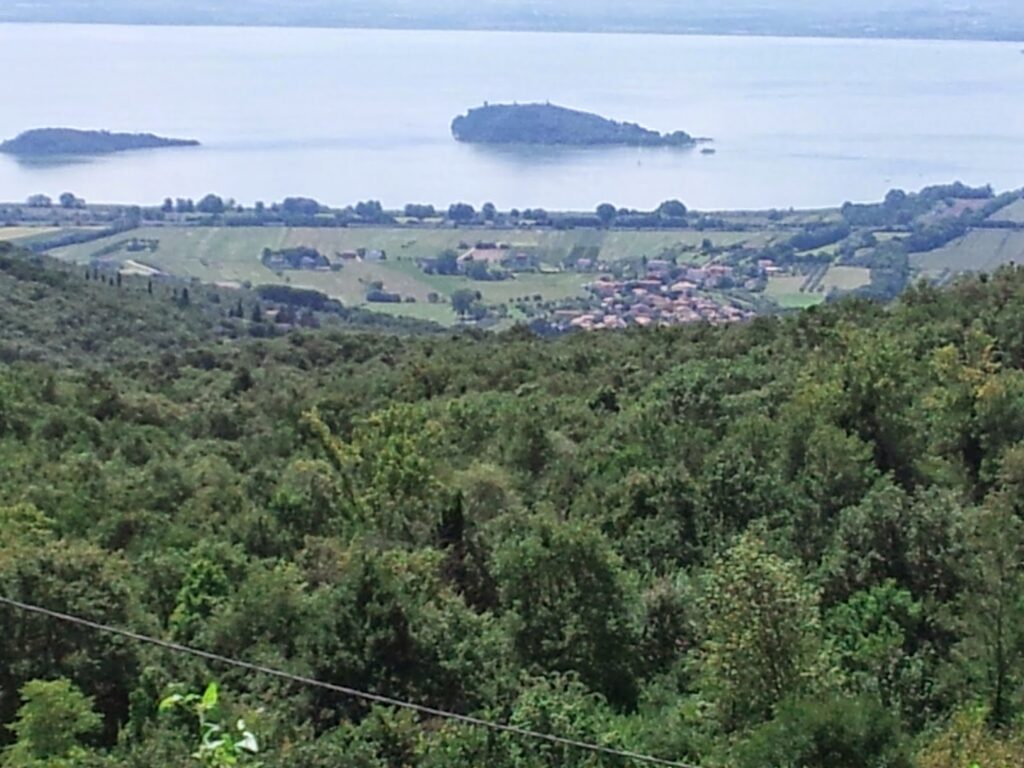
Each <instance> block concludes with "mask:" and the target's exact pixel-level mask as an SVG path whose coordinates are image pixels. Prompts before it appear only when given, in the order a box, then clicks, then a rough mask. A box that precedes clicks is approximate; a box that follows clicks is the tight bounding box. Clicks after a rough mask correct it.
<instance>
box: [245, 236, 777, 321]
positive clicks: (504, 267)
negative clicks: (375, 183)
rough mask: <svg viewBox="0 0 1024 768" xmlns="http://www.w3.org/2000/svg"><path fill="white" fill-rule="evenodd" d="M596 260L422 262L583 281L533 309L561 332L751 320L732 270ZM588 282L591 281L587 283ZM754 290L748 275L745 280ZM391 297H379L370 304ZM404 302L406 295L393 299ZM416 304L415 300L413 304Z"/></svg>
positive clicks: (306, 265)
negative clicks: (738, 298)
mask: <svg viewBox="0 0 1024 768" xmlns="http://www.w3.org/2000/svg"><path fill="white" fill-rule="evenodd" d="M596 250H597V249H591V253H592V255H591V256H580V257H578V258H573V257H571V256H570V257H569V258H568V259H567V260H566V263H564V264H563V265H562V266H560V267H558V266H553V265H551V264H547V263H544V262H543V261H541V260H540V259H539V258H538V257H537V255H536V254H535V253H532V252H530V251H529V250H523V249H518V248H515V247H513V246H510V245H507V244H504V243H485V242H481V243H477V244H475V245H470V244H467V243H460V248H459V251H460V253H458V255H456V254H455V253H453V252H450V251H449V252H447V254H444V255H439V256H437V257H432V258H423V259H420V260H418V262H417V263H418V266H419V267H420V268H421V269H422V270H423V271H424V272H426V273H430V274H446V275H453V276H454V275H458V276H463V277H468V278H470V279H473V280H515V279H516V275H517V274H523V273H534V274H561V273H564V272H565V271H572V272H575V273H577V274H580V276H581V285H582V286H583V287H584V288H585V289H586V295H585V296H584V297H579V298H575V299H570V300H568V301H566V302H563V303H561V305H555V306H554V307H551V306H550V305H548V306H546V307H545V309H544V310H543V313H542V314H538V313H537V312H536V310H535V309H534V310H531V314H532V315H533V316H535V317H542V318H543V319H545V320H547V321H548V322H549V323H550V325H551V326H553V327H554V328H556V329H560V330H572V329H580V330H587V331H589V330H600V329H621V328H626V327H629V326H650V325H680V324H683V323H696V322H708V323H713V324H723V323H732V322H737V321H740V320H744V319H747V318H749V317H752V316H753V314H754V313H753V312H752V311H751V310H750V309H746V308H742V307H740V306H737V305H736V304H734V303H732V302H731V301H730V300H729V299H728V298H727V297H726V296H725V295H724V294H723V290H724V289H726V288H728V287H731V286H732V285H734V283H735V282H736V281H737V280H738V279H740V278H739V277H738V276H737V274H736V270H735V269H734V267H732V266H730V265H727V264H721V263H709V264H704V265H694V264H679V263H677V262H676V261H675V260H669V259H664V258H659V259H646V258H643V259H640V260H626V261H616V262H604V261H600V260H598V259H597V258H594V254H593V252H595V251H596ZM387 258H388V257H387V254H386V253H385V252H383V251H370V250H362V249H361V250H359V251H346V252H340V253H335V254H334V256H333V258H332V257H328V256H324V255H321V254H320V253H319V252H317V251H316V250H314V249H312V248H309V247H297V248H290V249H285V250H283V251H270V250H269V249H266V250H265V251H264V253H263V263H264V265H265V266H267V267H268V268H271V269H275V270H288V269H297V270H318V271H320V270H331V271H338V270H341V269H343V266H344V264H345V263H346V262H354V261H386V260H387ZM776 270H777V268H776V267H775V266H774V264H772V262H770V261H767V260H762V261H759V262H758V274H759V275H762V276H763V275H766V274H770V273H772V272H773V271H776ZM588 278H589V279H588ZM743 279H745V281H746V283H747V286H746V287H748V288H750V279H749V275H746V276H744V278H743ZM381 295H390V294H387V292H386V291H379V290H378V291H373V292H371V293H370V294H368V295H367V301H370V302H375V301H380V300H382V299H380V298H379V296H381ZM394 299H395V300H398V301H401V300H402V297H399V296H397V295H395V296H394ZM407 300H412V299H407Z"/></svg>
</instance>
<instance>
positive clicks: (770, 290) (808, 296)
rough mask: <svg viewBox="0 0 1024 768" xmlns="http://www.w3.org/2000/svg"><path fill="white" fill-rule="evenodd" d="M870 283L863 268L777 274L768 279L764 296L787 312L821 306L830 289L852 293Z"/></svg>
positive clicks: (869, 277) (832, 268)
mask: <svg viewBox="0 0 1024 768" xmlns="http://www.w3.org/2000/svg"><path fill="white" fill-rule="evenodd" d="M870 282H871V270H869V269H865V268H864V267H837V266H831V267H827V268H826V267H822V268H821V269H818V270H814V271H811V272H809V273H807V274H803V275H776V276H773V277H772V278H770V279H769V280H768V286H767V288H766V289H765V295H766V296H767V297H768V298H770V299H772V300H773V301H774V302H775V303H777V304H778V305H779V306H780V307H784V308H786V309H797V308H801V307H812V306H814V305H815V304H820V303H821V302H823V301H824V300H825V297H826V296H828V293H829V291H831V290H833V289H837V290H843V291H852V290H856V289H857V288H860V287H862V286H865V285H867V284H869V283H870Z"/></svg>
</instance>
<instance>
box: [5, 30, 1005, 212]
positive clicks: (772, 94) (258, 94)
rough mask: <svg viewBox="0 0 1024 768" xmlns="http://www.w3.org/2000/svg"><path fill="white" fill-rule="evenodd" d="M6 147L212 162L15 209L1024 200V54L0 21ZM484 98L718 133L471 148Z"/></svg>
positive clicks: (155, 165)
mask: <svg viewBox="0 0 1024 768" xmlns="http://www.w3.org/2000/svg"><path fill="white" fill-rule="evenodd" d="M0 72H3V73H4V74H3V88H2V91H0V93H2V109H0V136H2V137H4V138H7V137H12V136H14V135H15V134H17V133H19V132H21V131H23V130H26V129H29V128H37V127H44V126H67V127H78V128H107V129H111V130H127V131H151V132H154V133H159V134H162V135H166V136H175V137H183V138H195V139H199V140H200V141H202V142H203V145H204V146H203V147H201V148H198V149H174V150H160V151H147V152H137V153H128V154H122V155H116V156H110V157H104V158H99V159H95V160H89V161H84V162H77V163H73V164H60V165H52V164H51V165H38V164H25V163H23V162H19V161H16V160H14V159H13V158H9V157H3V156H0V199H3V200H22V199H24V198H25V197H27V196H28V195H30V194H33V193H36V192H45V193H47V194H49V195H51V196H54V197H55V196H56V195H58V194H60V193H61V192H64V191H68V190H70V191H72V192H74V193H76V194H78V195H80V196H83V197H85V198H86V199H88V200H90V201H94V202H101V201H102V202H140V203H158V202H159V201H160V200H162V199H163V198H164V197H167V196H170V197H194V198H198V197H200V196H202V195H203V194H205V193H206V192H209V191H215V192H218V193H220V194H222V195H224V196H228V197H234V198H236V199H238V200H239V201H242V202H246V203H249V202H253V201H256V200H265V201H272V200H279V199H281V198H282V197H285V196H287V195H308V196H311V197H315V198H317V199H319V200H321V201H323V202H327V203H331V204H347V203H350V202H355V201H356V200H360V199H366V198H376V199H379V200H381V201H383V202H384V203H385V205H388V206H399V205H401V204H404V203H406V202H431V203H435V204H444V205H447V204H448V203H449V202H452V201H455V200H466V201H468V202H471V203H473V204H475V205H477V206H479V205H480V204H481V203H483V202H485V201H493V202H494V203H496V204H497V205H499V206H500V207H513V206H516V207H521V208H522V207H537V206H540V207H545V208H550V209H591V208H593V207H594V206H595V205H596V204H597V203H600V202H603V201H610V202H613V203H615V204H617V205H627V206H630V207H638V208H640V207H649V206H653V205H655V204H657V203H658V202H660V201H662V200H664V199H667V198H679V199H681V200H683V201H685V202H686V203H687V204H689V205H691V206H696V207H701V208H766V207H789V206H797V207H804V206H808V207H810V206H824V205H834V204H838V203H841V202H843V201H844V200H874V199H879V198H881V197H882V196H883V195H884V193H885V192H886V190H888V189H889V188H891V187H894V186H899V187H903V188H906V189H916V188H918V187H921V186H923V185H925V184H930V183H939V182H947V181H953V180H956V179H959V180H962V181H964V182H968V183H972V184H985V183H991V184H993V185H994V186H995V187H997V188H999V189H1009V188H1017V187H1020V186H1024V98H1022V96H1024V55H1022V54H1021V46H1020V44H1005V43H978V42H919V41H915V42H910V41H873V40H814V39H782V38H740V37H735V38H722V37H683V36H652V35H595V34H543V33H501V32H489V33H482V32H435V31H425V32H410V31H401V32H397V31H396V32H391V31H363V30H325V29H317V30H313V29H256V28H231V27H225V28H206V27H202V28H174V27H117V26H74V25H0ZM485 100H489V101H492V102H511V101H520V102H528V101H551V102H552V103H557V104H561V105H564V106H571V107H576V108H579V109H586V110H589V111H593V112H597V113H600V114H602V115H605V116H608V117H613V118H616V119H620V120H629V121H633V122H638V123H640V124H642V125H645V126H647V127H650V128H654V129H657V130H661V131H670V130H676V129H683V130H686V131H689V132H690V133H692V134H695V135H698V136H710V137H713V138H714V139H715V144H714V146H715V147H716V148H717V154H715V155H702V154H701V153H700V152H699V151H692V150H672V149H648V150H638V149H587V150H571V149H543V150H536V149H524V148H516V149H512V148H502V149H494V148H483V147H474V146H466V145H460V144H457V143H456V142H455V141H454V140H453V139H452V138H451V135H450V131H449V125H450V123H451V120H452V118H453V117H454V116H455V115H457V114H460V113H462V112H464V111H465V110H466V109H468V108H469V107H472V106H478V105H480V104H481V103H483V102H484V101H485Z"/></svg>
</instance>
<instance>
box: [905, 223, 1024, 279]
mask: <svg viewBox="0 0 1024 768" xmlns="http://www.w3.org/2000/svg"><path fill="white" fill-rule="evenodd" d="M1011 261H1012V262H1016V263H1018V264H1020V263H1024V232H1020V231H1016V230H1012V229H975V230H971V231H970V232H968V233H967V234H966V235H964V236H963V237H960V238H957V239H956V240H954V241H953V242H951V243H949V244H948V245H945V246H943V247H942V248H938V249H936V250H934V251H928V252H927V253H918V254H914V255H913V256H911V258H910V263H911V265H912V266H913V267H914V268H916V269H919V270H921V271H923V272H925V273H926V274H930V275H934V274H938V273H941V272H943V271H945V270H951V271H953V272H981V271H990V270H993V269H995V268H996V267H998V266H999V265H1001V264H1008V263H1010V262H1011Z"/></svg>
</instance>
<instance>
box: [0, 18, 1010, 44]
mask: <svg viewBox="0 0 1024 768" xmlns="http://www.w3.org/2000/svg"><path fill="white" fill-rule="evenodd" d="M0 25H25V26H87V27H161V28H171V29H174V28H178V29H196V28H209V29H232V28H233V29H305V30H331V29H336V30H351V31H365V32H463V33H472V32H485V33H497V32H504V33H523V34H559V35H651V36H656V37H720V38H768V39H772V38H774V39H792V40H866V41H872V40H878V41H886V42H922V43H925V42H933V43H999V44H1011V45H1024V24H1022V25H1021V26H1020V27H1011V29H1010V31H1008V32H1006V33H978V34H958V35H948V34H940V33H935V34H931V33H927V32H916V33H915V32H909V31H905V30H894V31H891V32H884V31H883V32H867V31H858V30H855V29H842V28H840V29H831V30H824V29H821V30H819V29H815V30H797V29H782V28H780V29H777V30H770V29H756V30H745V29H738V28H721V29H718V28H713V27H707V28H704V27H695V28H688V29H674V28H672V27H671V26H667V27H658V28H656V27H654V26H653V25H652V26H636V27H630V26H625V25H622V26H617V25H612V26H598V25H595V26H576V25H561V26H559V25H532V26H526V25H524V26H511V25H502V24H480V25H477V26H473V25H462V26H456V25H447V24H431V23H421V24H407V25H402V24H393V23H392V24H387V23H381V24H370V23H360V24H340V23H339V24H331V23H318V24H315V23H301V22H296V23H290V24H289V23H280V22H272V21H265V22H264V21H252V20H249V21H240V20H239V21H235V20H232V21H214V20H206V19H203V20H196V21H188V20H166V21H163V20H141V19H140V20H124V19H102V18H96V19H31V18H5V17H4V16H3V14H2V12H0Z"/></svg>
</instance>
